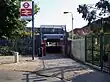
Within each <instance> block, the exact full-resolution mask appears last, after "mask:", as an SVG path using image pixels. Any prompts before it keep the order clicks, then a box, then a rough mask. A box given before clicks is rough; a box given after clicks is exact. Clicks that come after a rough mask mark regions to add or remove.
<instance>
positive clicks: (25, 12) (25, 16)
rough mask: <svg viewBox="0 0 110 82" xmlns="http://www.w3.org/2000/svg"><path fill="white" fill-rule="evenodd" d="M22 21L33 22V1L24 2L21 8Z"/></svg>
mask: <svg viewBox="0 0 110 82" xmlns="http://www.w3.org/2000/svg"><path fill="white" fill-rule="evenodd" d="M20 15H21V20H32V1H22V2H21V8H20Z"/></svg>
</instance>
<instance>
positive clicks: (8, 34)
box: [0, 0, 39, 39]
mask: <svg viewBox="0 0 110 82" xmlns="http://www.w3.org/2000/svg"><path fill="white" fill-rule="evenodd" d="M29 1H31V0H29ZM19 8H20V1H19V0H0V11H1V13H0V38H6V39H9V38H16V37H17V36H21V35H22V31H23V30H24V28H25V26H26V24H27V22H28V21H21V20H20V12H19ZM38 11H39V8H38V6H37V5H35V14H36V13H37V12H38Z"/></svg>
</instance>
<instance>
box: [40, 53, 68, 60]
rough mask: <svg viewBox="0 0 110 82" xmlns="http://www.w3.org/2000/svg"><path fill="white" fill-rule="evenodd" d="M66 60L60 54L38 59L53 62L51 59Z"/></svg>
mask: <svg viewBox="0 0 110 82" xmlns="http://www.w3.org/2000/svg"><path fill="white" fill-rule="evenodd" d="M62 58H67V57H64V56H63V55H62V54H47V55H46V56H42V57H39V59H41V60H53V59H62Z"/></svg>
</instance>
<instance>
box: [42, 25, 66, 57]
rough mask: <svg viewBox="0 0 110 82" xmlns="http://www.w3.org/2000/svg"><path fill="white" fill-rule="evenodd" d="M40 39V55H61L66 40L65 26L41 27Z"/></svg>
mask: <svg viewBox="0 0 110 82" xmlns="http://www.w3.org/2000/svg"><path fill="white" fill-rule="evenodd" d="M40 37H41V46H42V48H43V49H42V53H43V54H44V55H46V54H47V53H48V54H49V53H54V54H56V53H57V54H59V53H60V54H63V53H64V51H65V48H64V47H65V45H66V43H67V39H68V33H67V31H66V25H41V26H40Z"/></svg>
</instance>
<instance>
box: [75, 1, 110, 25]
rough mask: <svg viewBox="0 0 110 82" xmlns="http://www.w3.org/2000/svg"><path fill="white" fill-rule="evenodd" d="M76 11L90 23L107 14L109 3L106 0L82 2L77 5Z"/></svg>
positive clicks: (108, 12)
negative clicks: (92, 2) (91, 2)
mask: <svg viewBox="0 0 110 82" xmlns="http://www.w3.org/2000/svg"><path fill="white" fill-rule="evenodd" d="M77 11H78V12H79V14H80V13H82V18H84V20H87V21H88V22H89V23H91V22H93V21H95V20H96V19H101V18H102V17H104V16H105V17H107V16H109V14H110V3H109V1H108V0H100V1H99V2H97V3H96V4H91V5H87V4H83V5H79V7H78V8H77Z"/></svg>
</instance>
